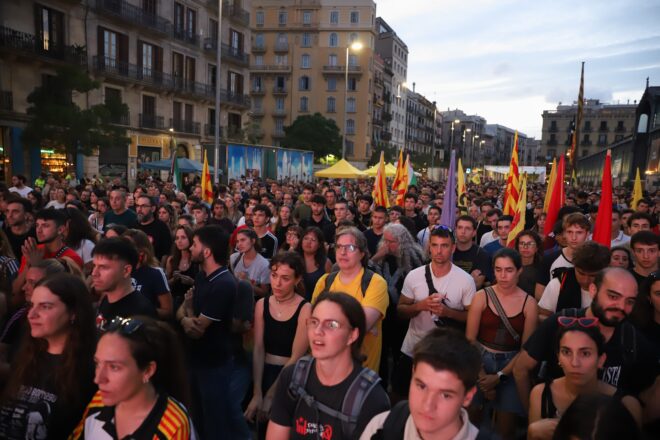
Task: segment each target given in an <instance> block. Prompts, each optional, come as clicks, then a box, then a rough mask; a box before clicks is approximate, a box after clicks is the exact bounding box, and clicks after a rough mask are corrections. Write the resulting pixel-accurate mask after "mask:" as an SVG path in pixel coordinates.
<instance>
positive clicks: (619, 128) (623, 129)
mask: <svg viewBox="0 0 660 440" xmlns="http://www.w3.org/2000/svg"><path fill="white" fill-rule="evenodd" d="M614 131H615V132H617V133H625V132H626V127H624V126H623V125H617V126H616V128H615V129H614Z"/></svg>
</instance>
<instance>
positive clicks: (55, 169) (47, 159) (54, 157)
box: [40, 148, 70, 176]
mask: <svg viewBox="0 0 660 440" xmlns="http://www.w3.org/2000/svg"><path fill="white" fill-rule="evenodd" d="M40 154H41V172H42V173H46V174H52V175H54V176H60V175H66V173H67V172H68V170H69V164H70V162H69V161H68V160H67V157H66V153H61V152H57V151H55V150H53V149H52V148H41V151H40Z"/></svg>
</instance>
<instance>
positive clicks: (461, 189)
mask: <svg viewBox="0 0 660 440" xmlns="http://www.w3.org/2000/svg"><path fill="white" fill-rule="evenodd" d="M457 178H458V187H457V189H458V208H459V209H460V210H461V215H463V214H467V187H466V186H465V173H464V172H463V163H462V162H461V158H460V157H459V158H458V173H457Z"/></svg>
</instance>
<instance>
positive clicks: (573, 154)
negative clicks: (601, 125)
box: [570, 61, 584, 168]
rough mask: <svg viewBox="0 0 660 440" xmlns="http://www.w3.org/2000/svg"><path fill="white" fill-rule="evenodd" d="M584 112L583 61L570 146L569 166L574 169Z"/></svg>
mask: <svg viewBox="0 0 660 440" xmlns="http://www.w3.org/2000/svg"><path fill="white" fill-rule="evenodd" d="M583 112H584V61H583V62H582V71H581V72H580V90H579V92H578V102H577V118H576V121H575V130H574V131H573V142H572V144H571V154H570V159H571V164H572V166H573V168H575V164H576V163H577V162H576V161H577V144H578V142H579V141H580V124H582V114H583Z"/></svg>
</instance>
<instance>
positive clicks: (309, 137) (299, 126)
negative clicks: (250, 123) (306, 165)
mask: <svg viewBox="0 0 660 440" xmlns="http://www.w3.org/2000/svg"><path fill="white" fill-rule="evenodd" d="M284 133H285V137H284V140H283V141H282V145H283V146H285V147H287V148H299V149H303V150H312V151H314V157H315V158H316V159H317V160H318V159H319V158H320V157H323V156H326V155H328V154H334V155H335V156H341V143H342V137H341V135H340V134H339V127H337V124H335V121H333V120H332V119H327V118H325V117H323V115H322V114H321V113H314V114H313V115H303V116H298V117H297V118H296V120H295V121H293V124H291V125H290V126H288V127H284Z"/></svg>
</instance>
